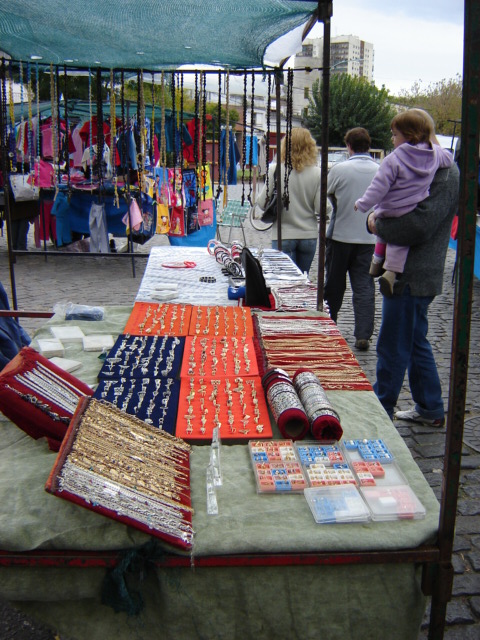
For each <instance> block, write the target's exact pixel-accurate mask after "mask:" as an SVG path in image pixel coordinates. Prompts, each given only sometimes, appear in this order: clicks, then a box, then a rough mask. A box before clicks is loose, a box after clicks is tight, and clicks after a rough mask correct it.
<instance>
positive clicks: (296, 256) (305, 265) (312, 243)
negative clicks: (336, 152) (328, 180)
mask: <svg viewBox="0 0 480 640" xmlns="http://www.w3.org/2000/svg"><path fill="white" fill-rule="evenodd" d="M285 156H286V139H285V138H284V139H283V140H282V145H281V161H282V167H281V175H282V178H281V192H282V193H283V191H284V184H285ZM290 156H291V158H290V159H291V164H292V170H291V172H290V176H289V180H288V195H289V205H288V209H286V208H285V206H284V204H283V202H282V210H281V220H282V251H283V252H284V253H286V254H287V255H289V256H290V258H291V259H292V260H293V261H294V262H295V264H296V265H297V266H298V267H299V269H300V270H301V271H302V272H306V273H307V274H308V272H309V271H310V267H311V264H312V262H313V258H314V256H315V251H316V248H317V238H318V216H319V213H320V167H318V166H317V146H316V144H315V140H314V139H313V138H312V136H311V134H310V132H309V131H308V130H307V129H303V128H301V127H294V128H293V129H292V137H291V153H290ZM275 171H276V165H272V166H271V167H270V169H269V172H268V186H269V196H270V194H271V193H272V190H273V185H274V183H275ZM266 202H267V188H266V184H265V186H264V188H263V189H262V191H261V193H260V195H259V196H258V199H257V204H258V205H259V207H260V208H261V209H264V208H265V206H266ZM272 247H273V248H274V249H278V236H277V223H274V225H273V227H272Z"/></svg>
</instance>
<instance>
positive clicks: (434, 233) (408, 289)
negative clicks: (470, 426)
mask: <svg viewBox="0 0 480 640" xmlns="http://www.w3.org/2000/svg"><path fill="white" fill-rule="evenodd" d="M458 186H459V171H458V168H457V166H456V165H455V164H454V165H453V166H452V167H450V168H448V169H439V170H438V171H437V173H436V174H435V178H434V180H433V182H432V184H431V187H430V195H429V197H428V198H427V199H426V200H424V201H423V202H421V203H420V204H419V205H418V206H417V207H416V209H414V210H413V211H411V212H410V213H407V214H406V215H404V216H402V217H400V218H384V219H378V220H377V221H376V222H374V221H373V216H372V215H371V214H370V215H369V218H368V228H369V230H370V231H371V232H372V233H375V234H378V235H380V236H381V237H382V238H384V239H385V241H386V242H392V243H395V244H398V245H404V246H408V247H410V249H409V252H408V258H407V262H406V264H405V270H404V272H403V274H402V275H401V277H399V279H398V281H397V282H395V285H394V288H393V296H392V297H390V298H387V297H384V298H383V310H382V325H381V327H380V332H379V335H378V341H377V356H378V360H377V381H376V382H375V385H374V387H373V388H374V391H375V393H376V394H377V396H378V399H379V400H380V402H381V403H382V405H383V407H384V409H385V411H386V412H387V413H388V415H389V416H390V418H393V414H394V409H395V405H396V403H397V400H398V396H399V394H400V390H401V388H402V384H403V379H404V377H405V371H408V381H409V385H410V391H411V393H412V398H413V401H414V403H415V406H414V407H413V408H412V409H408V410H407V411H397V412H396V413H395V417H396V418H397V419H399V420H407V421H409V422H415V423H418V424H425V425H430V426H432V427H442V426H443V425H444V424H445V409H444V404H443V398H442V389H441V385H440V379H439V376H438V372H437V366H436V364H435V359H434V357H433V352H432V347H431V345H430V343H429V341H428V339H427V332H428V308H429V305H430V303H431V302H432V300H433V298H434V297H435V296H436V295H438V294H439V293H441V292H442V285H443V271H444V267H445V256H446V253H447V248H448V241H449V237H450V230H451V226H452V220H453V217H454V215H455V213H456V212H457V208H458Z"/></svg>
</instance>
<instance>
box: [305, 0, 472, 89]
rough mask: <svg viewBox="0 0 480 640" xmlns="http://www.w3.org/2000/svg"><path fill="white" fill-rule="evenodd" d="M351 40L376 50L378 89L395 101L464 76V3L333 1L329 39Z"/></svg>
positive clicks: (460, 0)
mask: <svg viewBox="0 0 480 640" xmlns="http://www.w3.org/2000/svg"><path fill="white" fill-rule="evenodd" d="M349 34H351V35H355V36H358V37H359V38H360V39H361V40H366V41H367V42H371V43H372V44H373V46H374V53H375V68H374V79H375V84H376V85H377V87H381V86H382V85H385V86H386V87H387V89H389V90H390V93H392V94H394V95H395V94H398V93H399V92H400V91H401V90H402V89H405V90H407V91H410V89H411V88H412V85H413V84H414V83H415V82H416V81H421V85H422V86H424V87H426V86H428V85H429V84H431V83H435V82H438V81H440V80H443V79H444V78H446V79H450V78H454V77H455V76H456V74H457V73H459V74H460V75H461V74H462V69H463V0H394V1H392V0H333V16H332V22H331V35H332V37H334V36H342V35H349ZM322 35H323V25H322V24H319V25H317V26H315V27H314V30H313V31H312V32H311V33H310V34H309V36H308V37H310V38H311V37H322Z"/></svg>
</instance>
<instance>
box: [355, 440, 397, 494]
mask: <svg viewBox="0 0 480 640" xmlns="http://www.w3.org/2000/svg"><path fill="white" fill-rule="evenodd" d="M345 451H346V455H347V459H348V462H349V464H350V466H351V467H352V469H353V471H354V473H355V476H356V477H357V480H358V484H359V485H360V487H373V486H388V485H404V484H408V480H407V479H406V477H405V476H404V474H403V473H402V471H401V470H400V468H399V467H398V465H397V464H396V463H395V461H394V459H393V455H392V454H391V453H390V451H389V449H388V447H387V446H386V444H385V443H384V442H383V441H382V440H348V441H347V442H345Z"/></svg>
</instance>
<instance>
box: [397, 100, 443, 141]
mask: <svg viewBox="0 0 480 640" xmlns="http://www.w3.org/2000/svg"><path fill="white" fill-rule="evenodd" d="M390 126H391V128H392V129H396V130H397V131H400V133H401V134H402V135H403V137H404V138H405V140H407V142H410V143H411V144H418V143H419V142H430V138H431V136H432V135H433V132H434V125H433V119H432V117H431V116H430V115H429V114H428V113H427V112H426V111H422V109H408V110H407V111H402V112H401V113H397V115H396V116H395V117H394V118H393V120H392V122H391V123H390Z"/></svg>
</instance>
